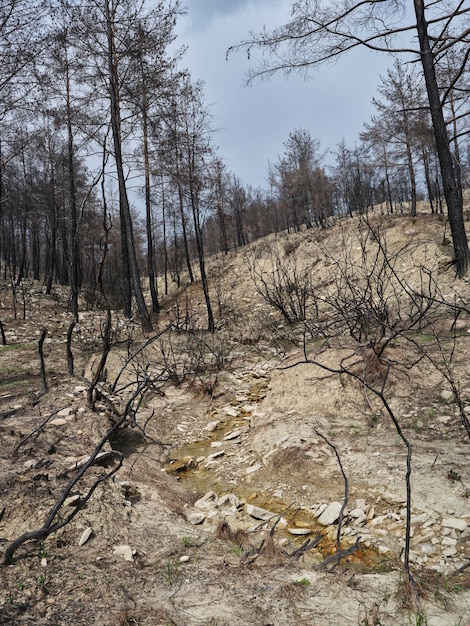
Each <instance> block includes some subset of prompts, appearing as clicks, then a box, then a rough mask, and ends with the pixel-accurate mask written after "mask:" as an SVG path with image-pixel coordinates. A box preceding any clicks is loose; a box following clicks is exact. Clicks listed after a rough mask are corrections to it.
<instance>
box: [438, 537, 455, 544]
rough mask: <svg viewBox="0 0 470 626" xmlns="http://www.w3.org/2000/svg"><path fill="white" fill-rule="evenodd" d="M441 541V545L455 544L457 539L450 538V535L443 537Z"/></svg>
mask: <svg viewBox="0 0 470 626" xmlns="http://www.w3.org/2000/svg"><path fill="white" fill-rule="evenodd" d="M441 543H442V545H443V546H456V545H457V539H452V537H443V538H442V541H441Z"/></svg>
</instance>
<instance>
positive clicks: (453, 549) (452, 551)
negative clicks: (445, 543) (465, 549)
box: [442, 546, 457, 557]
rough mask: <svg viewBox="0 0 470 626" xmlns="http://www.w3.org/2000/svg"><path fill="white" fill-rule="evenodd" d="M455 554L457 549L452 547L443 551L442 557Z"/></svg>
mask: <svg viewBox="0 0 470 626" xmlns="http://www.w3.org/2000/svg"><path fill="white" fill-rule="evenodd" d="M455 554H457V549H456V548H454V547H452V546H451V547H449V548H446V549H445V550H443V551H442V556H446V557H449V556H454V555H455Z"/></svg>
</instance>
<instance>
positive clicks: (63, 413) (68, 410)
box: [57, 406, 72, 417]
mask: <svg viewBox="0 0 470 626" xmlns="http://www.w3.org/2000/svg"><path fill="white" fill-rule="evenodd" d="M71 412H72V409H71V408H70V407H69V406H68V407H67V408H65V409H62V410H61V411H59V412H58V413H57V415H58V416H59V417H68V416H69V415H70V413H71Z"/></svg>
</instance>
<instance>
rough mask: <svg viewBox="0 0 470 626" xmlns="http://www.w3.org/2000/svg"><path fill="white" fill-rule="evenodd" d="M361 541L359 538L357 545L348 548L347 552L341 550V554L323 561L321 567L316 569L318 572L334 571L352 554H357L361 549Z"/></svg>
mask: <svg viewBox="0 0 470 626" xmlns="http://www.w3.org/2000/svg"><path fill="white" fill-rule="evenodd" d="M360 539H361V538H360V537H358V538H357V539H356V543H355V544H354V545H352V546H350V547H349V548H346V549H345V550H340V551H339V552H335V554H332V555H331V556H329V557H328V558H326V559H325V560H324V561H322V562H321V563H320V564H319V565H317V566H316V568H315V569H317V570H325V569H328V571H329V572H331V571H333V570H334V568H335V567H336V566H337V565H338V563H339V562H340V561H341V560H342V559H344V558H346V557H347V556H350V555H351V554H354V552H357V550H360V548H361V547H360V545H359V540H360ZM330 566H331V567H330Z"/></svg>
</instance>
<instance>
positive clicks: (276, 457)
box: [272, 446, 308, 471]
mask: <svg viewBox="0 0 470 626" xmlns="http://www.w3.org/2000/svg"><path fill="white" fill-rule="evenodd" d="M307 459H308V457H307V455H306V454H305V452H304V451H303V450H302V449H301V448H299V447H298V446H289V447H288V448H282V450H278V451H277V452H275V453H274V454H273V455H272V464H273V467H274V469H275V470H278V471H279V470H281V469H283V468H284V467H287V466H301V465H302V464H303V463H305V462H306V461H307Z"/></svg>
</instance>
